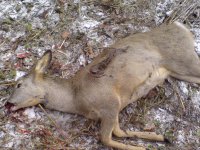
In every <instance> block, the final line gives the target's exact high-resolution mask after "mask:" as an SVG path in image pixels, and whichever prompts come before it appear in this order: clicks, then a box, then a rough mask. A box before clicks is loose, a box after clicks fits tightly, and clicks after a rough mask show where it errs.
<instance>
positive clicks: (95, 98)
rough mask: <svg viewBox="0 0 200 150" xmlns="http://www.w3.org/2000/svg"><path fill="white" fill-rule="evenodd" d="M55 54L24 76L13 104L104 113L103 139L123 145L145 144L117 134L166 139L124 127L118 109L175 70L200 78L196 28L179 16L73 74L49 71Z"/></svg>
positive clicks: (192, 78) (113, 48) (132, 149)
mask: <svg viewBox="0 0 200 150" xmlns="http://www.w3.org/2000/svg"><path fill="white" fill-rule="evenodd" d="M50 60H51V52H50V51H48V52H46V53H45V54H44V56H43V57H42V58H41V59H40V60H39V61H38V63H37V64H36V67H35V68H34V70H33V73H31V74H30V75H28V76H27V77H25V78H24V79H22V80H21V81H19V83H20V84H21V87H20V88H17V89H16V90H15V92H14V94H13V96H12V97H11V99H10V100H9V102H11V103H14V104H15V107H14V109H13V110H17V109H19V108H22V107H28V106H33V105H36V104H38V103H43V104H44V105H45V106H46V107H47V108H50V109H55V110H59V111H63V112H69V113H77V114H80V115H83V116H85V117H87V118H90V119H95V120H97V119H100V120H101V141H102V142H103V143H104V144H106V145H108V146H111V147H115V148H119V149H127V150H144V149H145V148H143V147H139V146H131V145H125V144H123V143H120V142H116V141H114V140H112V134H114V135H116V136H118V137H138V138H144V139H149V140H157V141H164V140H165V139H164V137H163V136H162V135H157V134H156V133H154V132H133V131H126V132H124V131H123V130H121V129H120V127H119V121H118V114H119V112H120V111H121V110H122V109H123V108H124V107H126V106H127V105H128V104H130V103H131V102H134V101H136V100H137V99H138V98H140V97H142V96H143V95H145V94H147V93H148V92H149V90H151V89H152V88H154V87H155V86H156V85H158V84H160V83H162V82H163V81H164V80H165V79H166V78H167V77H168V76H169V75H171V76H173V77H175V78H178V79H181V80H185V81H189V82H195V83H200V80H199V79H200V78H199V77H200V66H199V65H200V62H199V58H198V56H197V54H196V53H195V52H194V40H193V37H192V34H191V33H190V32H189V30H188V29H186V28H185V27H184V26H183V25H182V24H180V23H177V22H176V23H173V24H171V25H162V26H161V27H159V28H157V29H154V30H152V31H151V32H147V33H139V34H135V35H131V36H129V37H127V38H124V39H122V40H120V41H118V42H116V44H114V45H112V46H111V47H110V48H108V49H107V50H105V51H104V52H103V53H101V54H100V55H99V56H98V57H97V58H95V59H94V61H93V62H92V63H91V64H89V65H87V66H86V67H85V68H84V69H81V70H80V71H78V72H77V74H76V75H75V76H74V77H73V78H71V79H68V80H65V79H57V80H52V79H50V78H48V77H44V75H43V74H44V72H45V70H46V68H47V66H48V65H49V63H50ZM30 82H31V83H30Z"/></svg>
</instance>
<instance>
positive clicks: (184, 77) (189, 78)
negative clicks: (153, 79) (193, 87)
mask: <svg viewBox="0 0 200 150" xmlns="http://www.w3.org/2000/svg"><path fill="white" fill-rule="evenodd" d="M171 76H172V77H174V78H177V79H179V80H183V81H187V82H191V83H197V84H200V75H199V77H196V76H192V75H188V76H187V75H179V74H175V73H172V74H171Z"/></svg>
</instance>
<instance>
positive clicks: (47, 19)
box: [0, 0, 200, 150]
mask: <svg viewBox="0 0 200 150" xmlns="http://www.w3.org/2000/svg"><path fill="white" fill-rule="evenodd" d="M166 20H170V21H173V20H179V21H180V22H183V23H185V24H186V25H187V26H188V28H189V29H190V30H191V32H192V33H193V34H194V38H195V50H196V52H197V53H198V54H200V5H199V2H198V1H195V0H194V1H183V0H151V1H148V0H102V1H94V0H90V1H89V0H83V1H81V0H18V1H13V0H6V1H0V68H1V70H0V147H1V149H84V150H93V149H98V150H112V148H108V147H106V146H104V145H102V143H101V142H100V140H99V132H98V131H99V122H94V121H91V120H88V119H85V118H84V117H82V116H78V115H72V114H67V113H61V112H57V111H50V110H47V109H45V110H43V108H41V107H38V106H37V107H31V108H26V109H23V110H20V111H18V112H10V111H9V108H7V107H5V106H4V104H5V102H6V100H7V99H8V98H9V95H10V94H11V93H12V91H13V84H14V83H15V81H16V80H17V79H18V78H20V77H21V76H23V75H25V74H26V73H28V72H29V71H30V70H31V67H32V66H33V64H34V63H35V62H36V60H37V59H38V58H39V57H41V56H42V54H43V53H44V52H45V51H46V50H52V51H53V57H54V58H53V63H52V66H51V68H50V71H49V74H52V75H53V76H59V77H61V78H70V77H71V76H73V75H74V74H75V73H76V71H77V70H79V68H80V67H81V66H85V65H87V64H88V63H90V62H91V61H92V60H93V59H94V57H96V56H97V55H98V54H99V53H100V52H101V51H102V49H103V48H104V47H108V46H109V45H111V44H112V43H114V42H115V41H116V40H117V39H120V38H123V37H126V36H128V35H130V34H134V33H137V32H147V31H149V30H151V29H152V28H155V27H156V26H159V25H160V24H162V23H163V22H165V21H166ZM199 115H200V86H198V85H196V84H191V83H186V82H182V81H177V80H175V79H173V78H169V79H167V80H166V82H165V83H164V84H163V85H160V86H158V87H156V88H155V89H153V90H151V91H150V93H149V94H148V95H146V96H144V97H143V98H141V99H140V100H139V101H138V102H137V103H132V104H130V105H129V106H127V107H126V108H125V109H124V110H123V111H122V112H121V113H120V126H121V127H122V129H124V130H126V129H129V130H137V131H156V132H157V133H160V134H164V135H165V136H166V137H168V139H170V141H171V144H167V143H160V142H149V141H143V140H138V139H131V138H126V139H121V138H120V139H119V138H115V139H116V140H118V141H122V142H124V143H129V144H133V145H136V144H139V145H143V146H145V147H148V148H149V149H152V150H153V149H161V150H200V144H199V143H200V117H199Z"/></svg>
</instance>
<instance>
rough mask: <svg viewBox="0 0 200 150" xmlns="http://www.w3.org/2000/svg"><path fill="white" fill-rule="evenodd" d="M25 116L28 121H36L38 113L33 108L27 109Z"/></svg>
mask: <svg viewBox="0 0 200 150" xmlns="http://www.w3.org/2000/svg"><path fill="white" fill-rule="evenodd" d="M24 115H26V116H27V117H28V119H30V120H31V119H36V113H35V109H34V107H32V108H27V109H26V110H25V111H24Z"/></svg>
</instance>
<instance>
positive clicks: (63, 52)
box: [56, 50, 68, 57]
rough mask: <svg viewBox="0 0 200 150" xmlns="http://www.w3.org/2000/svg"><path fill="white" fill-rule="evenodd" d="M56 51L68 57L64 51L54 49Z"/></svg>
mask: <svg viewBox="0 0 200 150" xmlns="http://www.w3.org/2000/svg"><path fill="white" fill-rule="evenodd" d="M56 52H59V53H61V54H63V55H65V56H67V57H68V55H67V54H66V53H64V52H62V51H60V50H56Z"/></svg>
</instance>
